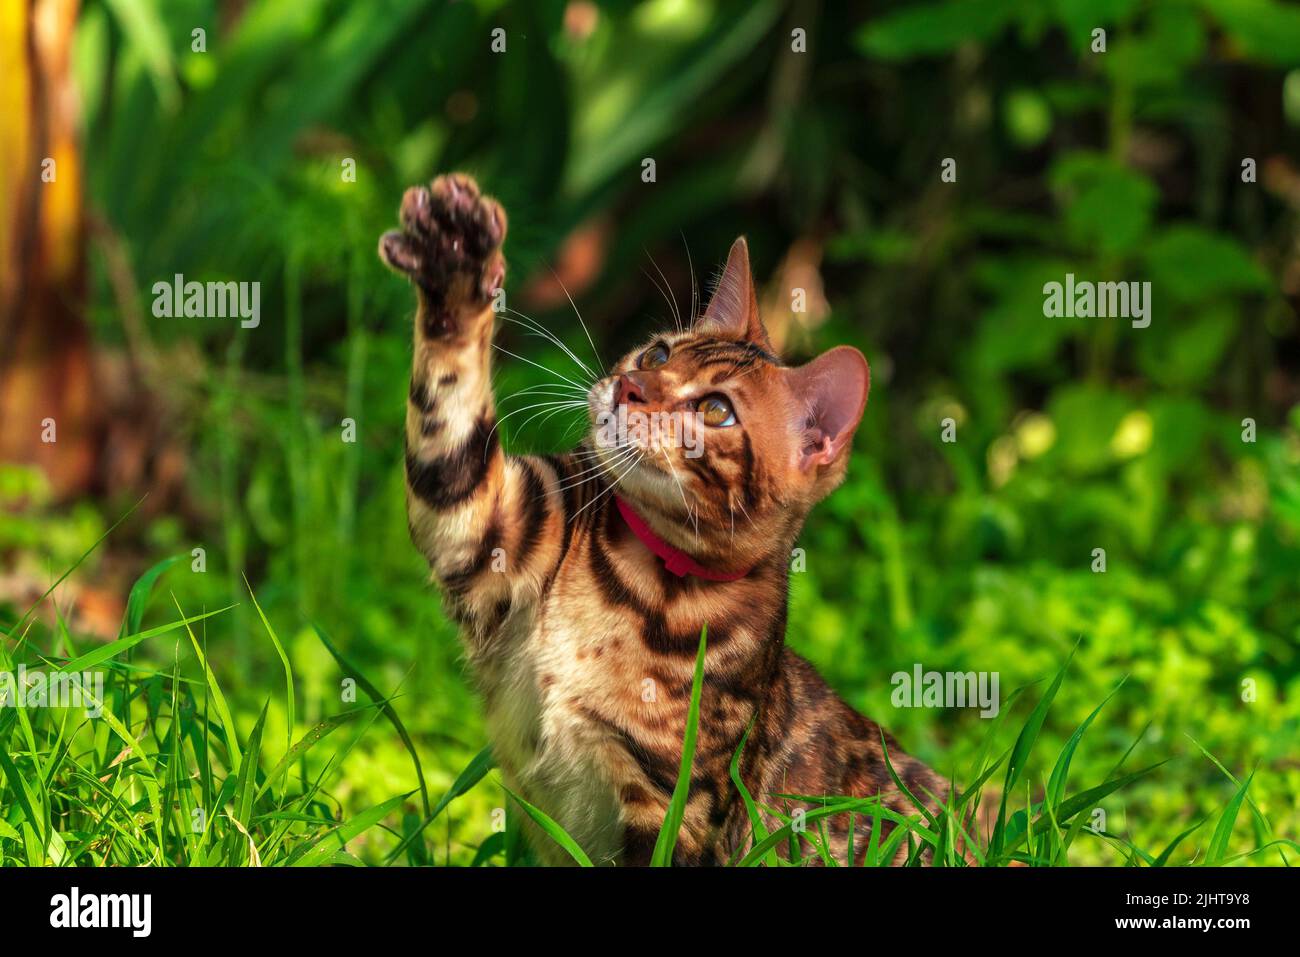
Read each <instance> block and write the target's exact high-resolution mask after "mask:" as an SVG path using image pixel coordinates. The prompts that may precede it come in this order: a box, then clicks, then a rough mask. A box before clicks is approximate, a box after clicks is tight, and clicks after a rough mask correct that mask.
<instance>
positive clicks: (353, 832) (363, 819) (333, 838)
mask: <svg viewBox="0 0 1300 957" xmlns="http://www.w3.org/2000/svg"><path fill="white" fill-rule="evenodd" d="M413 793H415V792H413V791H408V792H407V793H405V794H399V795H397V797H394V798H389V799H388V800H387V801H384V802H383V803H382V804H376V805H375V806H374V807H372V808H369V809H368V810H365V811H362V812H361V813H360V814H358V815H357V816H356V817H354V818H353V819H352V820H350V821H348V822H347V823H346V824H340V825H339V826H338V827H335V828H331V829H330V830H329V831H328V832H327V833H325V834H322V835H321V836H320V837H318V838H316V839H315V840H314V841H312V842H311V843H310V844H305V845H303V847H302V848H300V849H299V850H298V851H296V852H295V853H294V855H292V856H291V858H290V861H289V863H290V864H291V865H292V866H293V867H318V866H319V865H321V864H325V863H328V862H329V861H330V859H331V858H332V857H333V856H334V853H335V852H336V851H341V850H344V849H345V848H346V845H347V843H348V841H350V840H352V839H353V838H354V837H356V836H357V835H358V834H361V833H362V832H364V831H368V830H369V829H370V828H372V827H374V826H375V825H376V824H378V823H379V822H380V821H382V820H383V819H384V818H385V817H387V816H388V814H389V813H390V812H391V811H393V810H394V809H396V808H398V807H400V806H401V804H402V802H403V801H405V800H406V799H407V798H408V797H410V796H411V795H412V794H413Z"/></svg>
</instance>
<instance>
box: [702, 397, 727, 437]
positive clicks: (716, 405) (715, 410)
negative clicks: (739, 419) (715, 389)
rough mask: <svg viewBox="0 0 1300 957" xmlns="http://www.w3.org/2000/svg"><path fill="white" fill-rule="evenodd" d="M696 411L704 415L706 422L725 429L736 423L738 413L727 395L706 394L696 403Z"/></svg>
mask: <svg viewBox="0 0 1300 957" xmlns="http://www.w3.org/2000/svg"><path fill="white" fill-rule="evenodd" d="M695 411H696V412H698V413H700V415H702V416H703V417H704V424H705V425H711V426H713V427H714V428H718V429H725V428H726V427H727V426H729V425H735V424H736V413H735V412H734V411H733V410H732V408H731V402H730V401H728V399H727V397H726V396H725V395H706V396H705V397H704V398H703V399H701V400H700V401H699V402H697V403H695Z"/></svg>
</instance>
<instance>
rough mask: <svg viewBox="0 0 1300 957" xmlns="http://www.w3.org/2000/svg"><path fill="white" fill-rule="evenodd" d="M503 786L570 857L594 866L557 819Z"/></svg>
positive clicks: (585, 865)
mask: <svg viewBox="0 0 1300 957" xmlns="http://www.w3.org/2000/svg"><path fill="white" fill-rule="evenodd" d="M501 787H502V788H503V789H504V790H505V792H506V794H508V795H510V797H511V799H512V800H514V802H515V803H516V804H518V805H519V806H520V807H521V808H523V810H524V813H525V814H527V815H528V816H529V817H530V818H532V819H533V823H535V824H536V825H537V826H538V827H540V828H541V829H542V830H543V831H544V832H545V833H546V835H547V836H548V837H549V838H550V839H551V840H553V841H554V842H555V843H556V844H558V845H560V847H562V848H564V850H565V851H567V852H568V854H569V856H570V857H572V858H573V859H574V860H575V861H577V862H578V863H579V864H580V865H581V866H583V867H592V866H593V865H592V863H591V858H589V857H588V856H587V853H586V852H585V851H584V850H583V849H582V848H580V847H579V846H578V842H577V841H575V840H574V839H573V838H571V837H570V836H569V834H568V832H567V831H565V830H564V828H562V827H560V825H558V824H556V823H555V821H553V820H552V819H551V818H550V817H548V816H547V815H546V813H545V812H544V811H542V810H540V809H538V808H536V807H533V805H531V804H529V803H528V802H527V801H525V800H524V799H523V798H521V797H520V796H519V795H518V794H516V793H515V792H514V791H512V790H510V789H509V788H508V787H506V786H505V785H504V784H503V785H501Z"/></svg>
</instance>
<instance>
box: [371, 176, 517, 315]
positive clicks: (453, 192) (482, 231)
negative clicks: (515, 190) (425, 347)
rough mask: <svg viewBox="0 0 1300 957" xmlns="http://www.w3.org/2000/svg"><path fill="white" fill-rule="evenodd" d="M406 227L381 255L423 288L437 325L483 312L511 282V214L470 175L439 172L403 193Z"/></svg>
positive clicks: (384, 242)
mask: <svg viewBox="0 0 1300 957" xmlns="http://www.w3.org/2000/svg"><path fill="white" fill-rule="evenodd" d="M399 215H400V218H401V222H402V228H401V229H400V230H396V229H394V230H390V231H388V232H386V233H384V235H383V236H382V237H381V238H380V240H379V256H380V258H381V259H383V261H384V262H385V263H387V264H388V265H389V266H390V267H391V268H393V269H395V270H397V271H398V272H400V273H403V274H404V275H406V276H409V277H410V278H411V280H412V281H413V282H414V283H415V284H416V286H417V287H419V289H420V291H421V293H422V294H423V297H424V306H425V308H426V311H427V313H428V314H427V315H426V321H427V322H431V323H432V324H433V325H434V326H435V327H442V326H445V327H453V326H455V325H456V324H457V322H456V320H457V319H458V318H460V317H461V316H463V315H464V314H466V313H478V312H482V310H483V309H484V308H485V307H486V306H487V304H488V303H489V302H491V300H492V297H493V296H494V295H495V293H496V291H497V290H498V289H500V288H501V285H502V283H503V282H504V281H505V258H504V257H503V256H502V254H501V244H502V242H504V241H505V238H506V214H505V211H504V210H502V208H501V205H500V204H499V203H498V202H497V201H496V200H494V199H492V198H491V197H489V196H484V195H482V193H480V192H479V188H478V184H477V183H475V182H474V180H473V179H471V178H470V177H469V176H466V175H465V174H464V173H448V174H445V175H443V176H439V177H438V178H437V179H435V180H434V181H433V182H432V183H431V184H430V185H429V186H428V187H427V188H426V187H424V186H412V187H411V188H410V189H408V190H407V191H406V193H405V195H403V197H402V206H401V211H400V214H399Z"/></svg>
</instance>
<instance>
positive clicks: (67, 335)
mask: <svg viewBox="0 0 1300 957" xmlns="http://www.w3.org/2000/svg"><path fill="white" fill-rule="evenodd" d="M76 19H77V0H6V2H4V3H0V76H3V77H4V83H3V84H0V143H2V144H3V148H2V149H0V461H4V462H22V463H31V464H35V465H37V466H39V467H40V468H42V469H43V470H44V472H45V473H46V475H47V476H48V477H49V479H50V483H51V485H52V487H53V489H54V491H55V494H56V495H58V496H59V497H66V496H69V495H73V494H76V493H79V492H83V491H86V490H88V489H89V488H90V487H91V486H92V484H93V482H94V479H95V472H96V461H95V459H96V449H97V447H98V445H99V443H98V442H97V436H98V435H99V433H100V430H101V425H102V422H101V421H100V419H99V416H98V415H97V408H96V403H95V392H94V384H93V377H92V371H91V370H92V366H91V351H90V350H91V346H90V338H89V333H88V330H87V326H86V321H85V308H84V307H85V292H86V280H85V271H86V267H85V261H86V257H85V228H84V217H83V203H82V166H81V157H80V153H79V144H78V127H77V124H78V112H79V111H78V102H77V91H76V87H75V85H74V83H73V78H72V63H71V49H72V37H73V31H74V28H75V25H76ZM51 424H52V426H53V427H52V428H51ZM51 437H53V439H54V441H49V439H50V438H51Z"/></svg>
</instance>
